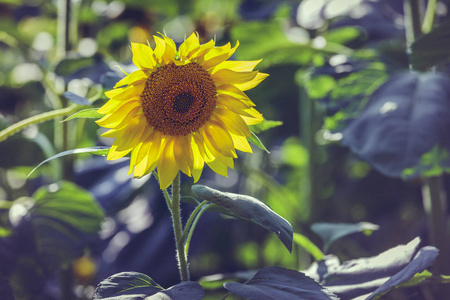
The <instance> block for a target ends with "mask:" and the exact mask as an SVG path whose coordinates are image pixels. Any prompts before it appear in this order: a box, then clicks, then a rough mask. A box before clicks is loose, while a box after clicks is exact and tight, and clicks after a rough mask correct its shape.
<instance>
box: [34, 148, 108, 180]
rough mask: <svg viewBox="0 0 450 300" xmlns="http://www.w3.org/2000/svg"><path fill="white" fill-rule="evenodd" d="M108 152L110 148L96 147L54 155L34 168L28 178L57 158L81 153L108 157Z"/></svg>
mask: <svg viewBox="0 0 450 300" xmlns="http://www.w3.org/2000/svg"><path fill="white" fill-rule="evenodd" d="M108 152H109V147H106V146H95V147H87V148H78V149H74V150H67V151H63V152H61V153H58V154H56V155H53V156H52V157H49V158H47V159H46V160H44V161H43V162H41V163H40V164H39V165H37V167H36V168H34V169H33V170H32V171H31V172H30V174H28V176H30V175H31V174H32V173H33V172H34V171H36V169H37V168H39V167H40V166H42V165H43V164H45V163H46V162H49V161H51V160H53V159H56V158H60V157H63V156H67V155H72V154H80V153H91V154H95V155H102V156H106V155H108Z"/></svg>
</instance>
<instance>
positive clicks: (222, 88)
mask: <svg viewBox="0 0 450 300" xmlns="http://www.w3.org/2000/svg"><path fill="white" fill-rule="evenodd" d="M217 93H218V94H227V95H230V96H233V97H234V98H237V99H239V100H241V101H242V102H244V103H245V104H247V105H248V106H256V105H255V103H253V102H252V100H250V98H249V97H248V96H247V95H246V94H245V93H244V92H243V91H241V90H240V89H238V88H237V87H235V86H234V85H232V84H222V85H219V86H218V87H217Z"/></svg>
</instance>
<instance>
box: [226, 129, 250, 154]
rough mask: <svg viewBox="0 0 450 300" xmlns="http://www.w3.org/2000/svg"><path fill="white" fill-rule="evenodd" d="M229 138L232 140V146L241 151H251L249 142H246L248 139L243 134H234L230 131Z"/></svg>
mask: <svg viewBox="0 0 450 300" xmlns="http://www.w3.org/2000/svg"><path fill="white" fill-rule="evenodd" d="M230 135H231V138H232V139H233V142H234V147H235V148H236V149H238V150H239V151H242V152H247V153H252V152H253V151H252V147H250V144H249V143H248V140H247V138H246V137H245V136H242V135H236V134H234V133H232V132H230Z"/></svg>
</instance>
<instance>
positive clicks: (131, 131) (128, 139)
mask: <svg viewBox="0 0 450 300" xmlns="http://www.w3.org/2000/svg"><path fill="white" fill-rule="evenodd" d="M140 119H141V118H140V117H135V118H132V119H131V120H130V122H129V123H128V125H127V126H126V127H124V132H123V135H122V136H120V137H118V138H117V139H116V140H118V141H119V143H118V145H117V151H122V150H124V149H128V148H130V147H132V148H134V147H135V146H136V145H137V144H138V143H139V141H140V140H142V136H143V133H144V130H145V127H146V126H143V124H142V120H140ZM144 124H145V123H144Z"/></svg>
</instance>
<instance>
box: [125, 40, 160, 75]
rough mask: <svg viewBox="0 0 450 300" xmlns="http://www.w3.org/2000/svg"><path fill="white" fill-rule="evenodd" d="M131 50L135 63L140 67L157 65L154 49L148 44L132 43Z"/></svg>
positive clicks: (150, 67) (147, 67) (148, 67)
mask: <svg viewBox="0 0 450 300" xmlns="http://www.w3.org/2000/svg"><path fill="white" fill-rule="evenodd" d="M131 51H132V52H133V63H134V64H135V65H136V66H137V67H138V68H139V69H153V68H154V67H155V66H156V62H155V60H154V59H153V50H152V48H150V47H149V46H148V45H144V44H140V43H131Z"/></svg>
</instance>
